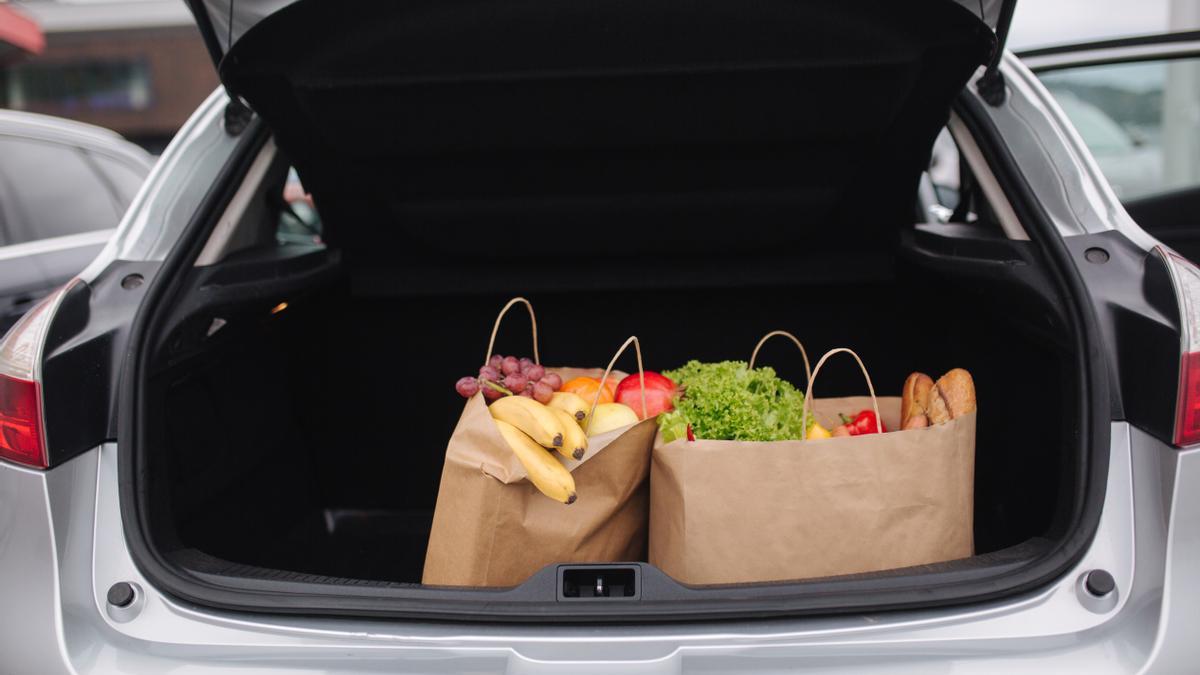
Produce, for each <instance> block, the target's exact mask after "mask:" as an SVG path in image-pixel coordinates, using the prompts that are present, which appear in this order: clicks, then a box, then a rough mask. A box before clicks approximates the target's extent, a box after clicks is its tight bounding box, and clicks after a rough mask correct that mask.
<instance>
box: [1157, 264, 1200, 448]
mask: <svg viewBox="0 0 1200 675" xmlns="http://www.w3.org/2000/svg"><path fill="white" fill-rule="evenodd" d="M1156 251H1157V253H1158V254H1159V255H1161V256H1162V257H1163V260H1165V261H1166V263H1167V269H1168V270H1169V272H1170V274H1171V281H1172V283H1173V284H1174V285H1175V295H1176V297H1177V299H1178V300H1179V338H1180V340H1179V341H1180V347H1179V389H1178V394H1177V396H1176V401H1175V445H1178V446H1179V447H1185V446H1189V445H1195V444H1197V443H1200V268H1197V267H1196V266H1195V265H1194V264H1192V263H1191V262H1190V261H1189V260H1187V259H1186V258H1183V257H1182V256H1180V255H1179V254H1177V253H1175V252H1174V251H1171V250H1169V249H1166V248H1163V247H1161V246H1160V247H1158V248H1157V249H1156Z"/></svg>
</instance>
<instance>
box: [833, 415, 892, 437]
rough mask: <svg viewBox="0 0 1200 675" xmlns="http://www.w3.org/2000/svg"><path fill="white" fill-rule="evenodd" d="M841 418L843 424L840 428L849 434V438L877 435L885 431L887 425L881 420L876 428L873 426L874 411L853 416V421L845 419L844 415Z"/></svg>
mask: <svg viewBox="0 0 1200 675" xmlns="http://www.w3.org/2000/svg"><path fill="white" fill-rule="evenodd" d="M841 417H842V422H843V424H842V426H844V427H845V428H846V431H847V432H849V433H850V435H851V436H861V435H863V434H874V433H879V431H880V430H883V431H887V425H885V424H884V423H883V420H880V421H879V426H878V427H876V426H875V411H874V410H870V409H867V410H863V411H862V412H860V413H858V414H857V415H855V416H854V419H852V420H851V419H849V418H847V417H846V416H845V415H842V416H841Z"/></svg>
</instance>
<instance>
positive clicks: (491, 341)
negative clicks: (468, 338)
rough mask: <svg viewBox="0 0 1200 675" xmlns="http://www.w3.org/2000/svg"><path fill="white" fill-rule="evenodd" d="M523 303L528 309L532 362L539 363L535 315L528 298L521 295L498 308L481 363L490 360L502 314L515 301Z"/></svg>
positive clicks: (540, 361)
mask: <svg viewBox="0 0 1200 675" xmlns="http://www.w3.org/2000/svg"><path fill="white" fill-rule="evenodd" d="M518 302H519V303H521V304H523V305H525V309H527V310H529V325H530V327H531V328H532V330H533V362H534V363H536V364H538V365H541V363H542V360H541V358H539V357H538V337H537V317H536V316H534V314H533V305H531V304H530V303H529V301H528V300H526V299H525V298H521V297H516V298H513V299H512V300H509V301H508V304H506V305H504V309H502V310H500V314H498V315H497V316H496V323H494V324H492V337H490V338H488V348H487V356H484V357H483V365H485V366H486V365H487V364H488V361H491V360H492V348H493V347H495V346H496V333H497V332H498V331H499V330H500V321H501V320H502V319H504V315H505V314H507V313H508V310H509V309H511V308H512V306H513V305H515V304H517V303H518Z"/></svg>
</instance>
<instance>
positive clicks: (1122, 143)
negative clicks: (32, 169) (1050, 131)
mask: <svg viewBox="0 0 1200 675" xmlns="http://www.w3.org/2000/svg"><path fill="white" fill-rule="evenodd" d="M1039 77H1040V78H1041V80H1042V83H1043V84H1045V85H1046V88H1047V89H1048V90H1049V91H1050V93H1051V94H1052V95H1053V96H1054V98H1055V100H1057V101H1058V104H1059V106H1060V107H1061V108H1062V109H1063V112H1064V113H1066V115H1067V117H1068V118H1069V119H1070V120H1071V123H1072V125H1073V126H1074V127H1075V129H1076V130H1077V131H1078V132H1079V135H1080V137H1081V138H1082V139H1083V142H1084V143H1085V144H1087V146H1088V149H1089V150H1091V152H1092V155H1093V156H1094V157H1095V158H1096V163H1097V164H1098V165H1099V166H1100V170H1101V171H1102V172H1103V173H1104V175H1105V178H1107V179H1108V182H1109V183H1110V184H1111V185H1112V187H1113V190H1114V191H1115V192H1116V193H1117V196H1118V197H1119V198H1120V199H1121V200H1122V201H1128V200H1133V199H1138V198H1141V197H1146V196H1150V195H1156V194H1161V193H1165V192H1173V191H1176V190H1182V189H1186V188H1192V187H1197V186H1200V58H1181V59H1171V60H1159V61H1143V62H1135V63H1109V64H1101V65H1088V66H1075V67H1069V68H1062V69H1056V70H1049V71H1044V72H1042V73H1040V74H1039Z"/></svg>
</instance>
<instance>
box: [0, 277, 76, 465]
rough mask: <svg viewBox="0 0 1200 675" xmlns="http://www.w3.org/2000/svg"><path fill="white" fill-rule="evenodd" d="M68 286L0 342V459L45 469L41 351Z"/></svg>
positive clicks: (28, 315)
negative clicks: (56, 309)
mask: <svg viewBox="0 0 1200 675" xmlns="http://www.w3.org/2000/svg"><path fill="white" fill-rule="evenodd" d="M69 287H70V284H68V285H67V286H64V287H62V288H61V289H59V290H58V291H56V292H54V293H52V294H51V295H50V296H49V297H47V298H45V299H44V300H42V301H41V302H39V303H38V304H37V305H35V306H34V307H33V309H31V310H29V313H28V314H26V315H25V316H24V317H22V318H21V320H20V321H18V322H17V324H16V325H15V326H13V327H12V329H11V330H9V331H8V334H6V335H5V336H4V338H3V339H0V459H4V460H8V461H10V462H16V463H17V464H23V465H25V466H30V467H33V468H37V469H45V468H46V467H47V466H48V460H47V453H46V427H45V424H44V423H43V421H42V396H41V364H42V348H43V346H44V345H45V343H46V332H47V330H48V329H49V328H50V319H51V318H52V317H53V316H54V310H55V308H57V307H58V303H59V301H60V300H61V299H62V296H63V295H65V294H66V291H67V289H68V288H69Z"/></svg>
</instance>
